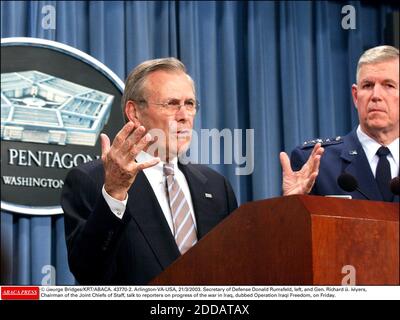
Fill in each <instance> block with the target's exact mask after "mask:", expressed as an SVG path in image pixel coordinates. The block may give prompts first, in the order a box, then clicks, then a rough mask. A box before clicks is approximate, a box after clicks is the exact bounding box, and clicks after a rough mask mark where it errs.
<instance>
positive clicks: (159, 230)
mask: <svg viewBox="0 0 400 320" xmlns="http://www.w3.org/2000/svg"><path fill="white" fill-rule="evenodd" d="M127 209H128V210H129V212H130V214H131V215H132V217H133V219H134V220H135V221H136V223H137V225H138V227H139V229H140V230H141V232H142V233H143V235H144V237H145V239H146V241H147V243H148V244H149V246H150V247H151V249H152V250H153V252H154V254H155V256H156V258H157V260H158V261H159V263H160V264H161V266H162V267H163V268H166V267H167V266H168V265H170V264H171V263H172V262H173V261H174V260H176V259H177V258H178V257H179V256H180V252H179V250H178V247H177V246H176V243H175V240H174V237H173V235H172V233H171V230H170V228H169V226H168V223H167V221H166V220H165V217H164V214H163V212H162V209H161V207H160V204H159V203H158V200H157V197H156V195H155V194H154V191H153V189H152V187H151V185H150V183H149V181H148V180H147V178H146V176H145V174H144V173H143V172H139V173H138V175H137V177H136V179H135V182H134V184H133V185H132V187H131V189H130V190H129V200H128V204H127Z"/></svg>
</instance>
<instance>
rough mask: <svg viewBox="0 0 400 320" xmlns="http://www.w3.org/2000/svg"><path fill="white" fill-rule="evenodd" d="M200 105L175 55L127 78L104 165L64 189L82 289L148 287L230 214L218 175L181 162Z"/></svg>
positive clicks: (71, 177) (230, 199)
mask: <svg viewBox="0 0 400 320" xmlns="http://www.w3.org/2000/svg"><path fill="white" fill-rule="evenodd" d="M197 105H198V104H197V102H196V98H195V88H194V83H193V80H192V79H191V78H190V77H189V75H187V73H186V69H185V67H184V65H183V64H182V63H181V62H180V61H179V60H177V59H174V58H166V59H157V60H150V61H146V62H144V63H142V64H141V65H139V66H138V67H137V68H135V69H134V70H133V71H132V72H131V74H130V75H129V77H128V79H127V82H126V88H125V92H124V95H123V98H122V106H123V109H124V110H123V111H124V115H125V118H126V119H125V120H126V124H125V126H124V127H123V128H122V129H121V131H120V132H119V133H118V134H117V135H116V137H115V139H114V141H113V143H112V144H110V140H109V138H108V137H107V136H106V135H105V134H102V135H101V142H102V157H101V161H100V160H97V161H94V162H90V163H87V164H85V165H82V166H80V167H77V168H74V169H72V170H71V171H70V172H69V174H68V176H67V178H66V180H65V184H64V188H63V192H62V200H61V204H62V208H63V210H64V213H65V231H66V241H67V248H68V259H69V265H70V269H71V271H72V273H73V274H74V276H75V277H76V279H77V281H78V282H79V283H80V284H120V285H127V284H131V285H142V284H146V283H148V282H149V281H150V280H151V279H152V278H154V277H155V276H156V275H158V274H159V273H161V272H162V271H163V270H164V269H165V268H166V267H167V266H168V265H170V264H171V263H172V262H173V261H174V260H176V259H177V258H178V257H179V256H180V255H181V254H184V253H185V252H186V251H187V250H189V249H190V247H191V246H192V245H194V244H195V243H196V242H197V241H198V240H199V239H200V238H202V237H203V236H204V235H205V234H206V233H207V232H209V231H210V230H211V229H212V228H213V227H214V226H215V225H217V224H218V223H219V222H220V221H221V220H223V219H224V218H225V217H226V216H227V215H228V214H229V213H230V212H232V211H233V210H234V209H236V207H237V202H236V198H235V195H234V193H233V191H232V188H231V186H230V184H229V182H228V181H226V179H225V178H224V177H222V176H221V175H219V174H218V173H216V172H214V171H213V170H211V169H208V168H207V167H206V166H202V165H194V164H188V165H181V164H180V163H178V160H177V158H178V156H179V155H180V154H182V153H183V152H184V151H185V150H186V149H187V147H188V145H189V143H190V140H191V134H192V131H191V130H192V127H193V119H194V116H195V114H196V111H197V107H198V106H197Z"/></svg>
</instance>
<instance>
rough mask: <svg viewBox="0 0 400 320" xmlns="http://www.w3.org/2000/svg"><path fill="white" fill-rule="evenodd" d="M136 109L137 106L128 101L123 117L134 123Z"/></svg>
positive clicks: (135, 120)
mask: <svg viewBox="0 0 400 320" xmlns="http://www.w3.org/2000/svg"><path fill="white" fill-rule="evenodd" d="M137 108H138V106H137V104H136V103H135V102H134V101H132V100H128V102H127V103H126V104H125V115H126V117H127V118H128V119H129V121H132V122H134V123H135V122H137V120H138V118H137V112H138V111H137Z"/></svg>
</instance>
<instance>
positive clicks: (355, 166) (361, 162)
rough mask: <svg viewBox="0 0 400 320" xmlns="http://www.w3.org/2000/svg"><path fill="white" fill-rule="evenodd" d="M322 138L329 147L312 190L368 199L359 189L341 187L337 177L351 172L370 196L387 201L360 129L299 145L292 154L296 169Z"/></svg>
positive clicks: (360, 186)
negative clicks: (362, 141)
mask: <svg viewBox="0 0 400 320" xmlns="http://www.w3.org/2000/svg"><path fill="white" fill-rule="evenodd" d="M318 142H320V143H321V144H322V146H323V147H324V149H325V151H324V154H323V155H322V157H321V165H320V168H319V174H318V177H317V179H316V181H315V185H314V187H313V189H312V190H311V193H310V194H313V195H322V196H325V195H351V196H352V199H361V200H366V198H365V197H364V196H363V195H362V194H361V193H360V192H359V191H357V190H355V191H353V192H346V191H344V190H342V189H341V188H340V187H339V185H338V183H337V178H338V177H339V176H340V175H341V174H342V173H349V174H351V175H352V176H354V177H355V178H356V180H357V182H358V186H359V190H361V191H362V192H363V193H364V194H365V195H366V196H367V197H368V198H369V199H370V200H374V201H383V198H382V195H381V193H380V191H379V189H378V185H377V183H376V181H375V177H374V175H373V173H372V170H371V167H370V165H369V163H368V159H367V157H366V155H365V153H364V150H363V148H362V146H361V143H360V141H359V140H358V137H357V133H356V129H354V130H353V131H351V132H350V133H349V134H348V135H346V136H344V137H336V138H333V139H323V140H322V139H316V140H312V141H308V142H305V143H304V144H303V145H302V146H298V147H297V148H296V149H294V150H293V151H292V154H291V158H290V161H291V164H292V168H293V170H294V171H297V170H300V169H301V167H302V166H303V165H304V163H305V162H306V161H307V160H308V157H309V156H310V154H311V151H312V149H313V147H314V145H315V144H316V143H318ZM393 201H394V202H399V196H395V197H394V199H393Z"/></svg>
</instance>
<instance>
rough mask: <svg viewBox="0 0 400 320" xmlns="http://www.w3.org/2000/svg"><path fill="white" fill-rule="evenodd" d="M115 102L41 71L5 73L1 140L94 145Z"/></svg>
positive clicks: (93, 91)
mask: <svg viewBox="0 0 400 320" xmlns="http://www.w3.org/2000/svg"><path fill="white" fill-rule="evenodd" d="M113 99H114V97H113V96H112V95H109V94H106V93H104V92H101V91H98V90H95V89H91V88H87V87H84V86H81V85H78V84H75V83H72V82H70V81H66V80H63V79H60V78H57V77H54V76H52V75H49V74H45V73H42V72H39V71H34V70H33V71H24V72H13V73H4V74H3V73H2V74H1V138H2V139H3V140H14V141H26V142H38V143H53V144H60V145H65V144H79V145H89V146H94V145H95V144H96V141H97V138H98V136H99V134H100V132H101V130H102V129H103V127H104V125H105V124H106V123H107V121H108V118H109V116H110V110H111V105H112V101H113Z"/></svg>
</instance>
